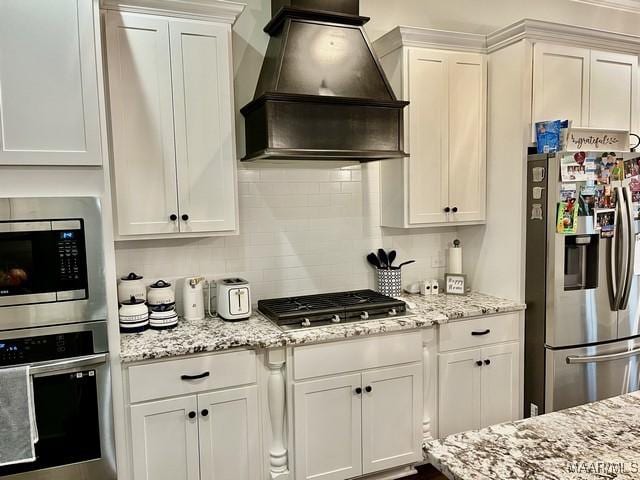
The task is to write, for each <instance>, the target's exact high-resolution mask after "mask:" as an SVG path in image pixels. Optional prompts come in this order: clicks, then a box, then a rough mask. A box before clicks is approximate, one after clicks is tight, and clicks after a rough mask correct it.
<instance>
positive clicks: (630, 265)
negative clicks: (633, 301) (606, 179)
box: [620, 186, 636, 310]
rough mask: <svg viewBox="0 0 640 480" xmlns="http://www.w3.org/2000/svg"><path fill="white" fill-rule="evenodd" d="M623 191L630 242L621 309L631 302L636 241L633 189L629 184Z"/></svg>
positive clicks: (628, 239)
mask: <svg viewBox="0 0 640 480" xmlns="http://www.w3.org/2000/svg"><path fill="white" fill-rule="evenodd" d="M622 193H623V194H624V197H625V204H626V207H627V210H626V215H625V217H626V219H625V220H626V222H625V224H626V227H627V231H626V233H625V235H627V242H628V244H629V245H628V248H627V255H626V258H627V265H626V270H625V283H624V290H623V293H622V300H621V302H620V310H625V309H626V308H627V305H628V304H629V295H630V293H631V283H632V281H633V269H634V261H635V249H636V242H635V232H634V231H633V230H634V225H633V202H632V197H631V190H630V189H629V187H628V186H627V187H623V189H622Z"/></svg>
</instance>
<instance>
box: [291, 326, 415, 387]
mask: <svg viewBox="0 0 640 480" xmlns="http://www.w3.org/2000/svg"><path fill="white" fill-rule="evenodd" d="M419 361H422V334H421V332H410V333H399V334H393V335H384V336H380V337H368V338H360V339H356V340H346V341H340V342H334V343H325V344H320V345H309V346H304V347H297V348H295V349H294V350H293V365H294V378H295V380H302V379H305V378H313V377H320V376H323V375H334V374H336V373H344V372H354V371H358V370H366V369H369V368H378V367H385V366H389V365H398V364H402V363H411V362H419Z"/></svg>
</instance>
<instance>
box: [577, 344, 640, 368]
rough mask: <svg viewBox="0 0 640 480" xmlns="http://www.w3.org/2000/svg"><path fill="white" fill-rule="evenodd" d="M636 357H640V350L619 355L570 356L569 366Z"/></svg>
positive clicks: (619, 353)
mask: <svg viewBox="0 0 640 480" xmlns="http://www.w3.org/2000/svg"><path fill="white" fill-rule="evenodd" d="M636 355H640V348H636V349H633V350H627V351H624V352H618V353H608V354H605V355H586V356H584V357H578V356H575V355H569V356H568V357H567V363H568V364H569V365H572V364H576V363H596V362H610V361H612V360H621V359H624V358H630V357H635V356H636Z"/></svg>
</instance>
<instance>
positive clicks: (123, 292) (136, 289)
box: [118, 272, 147, 303]
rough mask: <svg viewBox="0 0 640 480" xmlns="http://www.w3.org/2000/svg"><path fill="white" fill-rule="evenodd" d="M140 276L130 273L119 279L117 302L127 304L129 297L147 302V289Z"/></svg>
mask: <svg viewBox="0 0 640 480" xmlns="http://www.w3.org/2000/svg"><path fill="white" fill-rule="evenodd" d="M142 278H143V277H141V276H140V275H136V274H135V273H133V272H131V273H130V274H129V275H127V276H126V277H122V278H121V279H120V283H119V284H118V302H120V303H122V302H128V301H129V300H130V299H131V297H134V298H135V299H136V300H144V301H146V300H147V288H146V287H145V285H144V282H143V281H142Z"/></svg>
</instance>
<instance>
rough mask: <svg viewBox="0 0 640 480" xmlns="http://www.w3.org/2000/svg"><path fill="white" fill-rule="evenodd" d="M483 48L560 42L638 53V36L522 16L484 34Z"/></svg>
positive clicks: (496, 48)
mask: <svg viewBox="0 0 640 480" xmlns="http://www.w3.org/2000/svg"><path fill="white" fill-rule="evenodd" d="M486 38H487V51H488V52H489V53H491V52H495V51H497V50H500V49H502V48H505V47H508V46H509V45H512V44H514V43H516V42H519V41H520V40H524V39H528V40H533V41H543V42H551V43H561V44H568V45H575V46H580V47H588V48H595V49H598V50H606V51H617V52H622V53H640V36H638V35H630V34H627V33H618V32H611V31H606V30H598V29H595V28H590V27H581V26H577V25H564V24H561V23H554V22H546V21H541V20H533V19H530V18H525V19H524V20H521V21H519V22H516V23H513V24H511V25H509V26H507V27H504V28H501V29H500V30H496V31H495V32H493V33H490V34H489V35H487V37H486Z"/></svg>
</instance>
